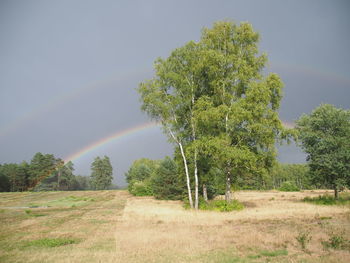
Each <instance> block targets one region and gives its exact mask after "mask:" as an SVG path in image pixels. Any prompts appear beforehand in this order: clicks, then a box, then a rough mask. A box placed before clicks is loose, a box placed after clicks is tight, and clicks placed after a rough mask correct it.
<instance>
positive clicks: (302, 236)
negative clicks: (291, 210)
mask: <svg viewBox="0 0 350 263" xmlns="http://www.w3.org/2000/svg"><path fill="white" fill-rule="evenodd" d="M311 238H312V237H311V235H310V231H302V232H300V233H299V234H298V236H297V237H296V238H295V239H296V240H297V241H298V242H299V244H300V246H301V249H302V250H306V246H307V244H308V243H309V242H310V241H311Z"/></svg>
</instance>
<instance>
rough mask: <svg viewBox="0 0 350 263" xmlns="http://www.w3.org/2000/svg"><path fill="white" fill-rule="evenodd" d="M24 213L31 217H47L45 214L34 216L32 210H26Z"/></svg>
mask: <svg viewBox="0 0 350 263" xmlns="http://www.w3.org/2000/svg"><path fill="white" fill-rule="evenodd" d="M24 212H25V213H26V214H27V215H28V216H31V217H40V216H45V215H44V214H34V213H33V211H32V210H29V209H26V210H24Z"/></svg>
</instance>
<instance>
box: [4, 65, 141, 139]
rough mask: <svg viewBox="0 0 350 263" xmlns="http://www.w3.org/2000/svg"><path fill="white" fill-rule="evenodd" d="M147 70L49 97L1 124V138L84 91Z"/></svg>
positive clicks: (118, 76) (120, 75)
mask: <svg viewBox="0 0 350 263" xmlns="http://www.w3.org/2000/svg"><path fill="white" fill-rule="evenodd" d="M145 72H147V71H146V70H141V69H139V70H134V71H132V72H125V73H120V74H117V75H113V76H111V77H108V78H104V79H102V80H99V81H95V82H93V83H91V84H88V85H84V86H82V87H80V88H77V89H74V90H72V91H69V92H66V93H63V94H61V95H58V96H55V97H52V99H49V100H48V101H46V102H45V103H43V104H41V105H39V106H37V107H35V108H34V109H32V110H29V111H28V112H26V113H24V114H22V115H21V116H19V117H17V118H15V119H13V120H11V121H10V122H9V123H7V124H5V125H3V126H0V138H1V137H3V136H5V135H7V134H9V133H10V132H12V131H15V130H17V129H18V128H19V127H20V126H22V125H23V124H24V123H26V122H29V121H32V120H34V119H35V118H37V117H38V116H39V115H41V114H43V113H46V112H49V111H50V110H53V109H55V108H57V107H59V106H60V105H62V104H63V103H65V102H67V101H69V100H73V99H76V98H77V97H79V96H80V95H81V94H83V93H87V92H92V91H95V90H97V89H98V88H100V87H101V86H104V85H109V84H111V83H113V82H119V81H123V80H124V79H128V78H130V77H133V76H135V75H137V74H143V73H145Z"/></svg>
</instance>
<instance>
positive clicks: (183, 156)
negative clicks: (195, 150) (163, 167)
mask: <svg viewBox="0 0 350 263" xmlns="http://www.w3.org/2000/svg"><path fill="white" fill-rule="evenodd" d="M178 144H179V147H180V151H181V156H182V160H183V162H184V166H185V173H186V183H187V191H188V201H189V202H190V207H191V208H193V201H192V191H191V185H190V175H189V173H188V167H187V160H186V156H185V153H184V149H183V147H182V144H181V142H178Z"/></svg>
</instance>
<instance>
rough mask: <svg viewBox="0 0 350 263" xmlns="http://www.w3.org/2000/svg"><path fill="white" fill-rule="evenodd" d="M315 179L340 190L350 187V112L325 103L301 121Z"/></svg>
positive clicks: (301, 136) (308, 157)
mask: <svg viewBox="0 0 350 263" xmlns="http://www.w3.org/2000/svg"><path fill="white" fill-rule="evenodd" d="M297 129H298V131H299V133H300V139H301V142H302V147H303V149H304V150H305V152H306V153H307V161H308V163H309V166H310V172H311V174H312V180H313V182H314V183H316V184H317V185H319V186H326V187H331V188H332V189H334V194H335V197H336V198H337V195H338V191H339V190H341V189H342V188H343V187H346V186H349V185H350V151H349V149H350V111H349V110H343V109H337V108H336V107H334V106H333V105H329V104H323V105H321V106H319V107H318V108H316V109H315V110H314V111H312V113H311V114H310V115H302V116H301V117H300V119H299V120H298V121H297Z"/></svg>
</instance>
